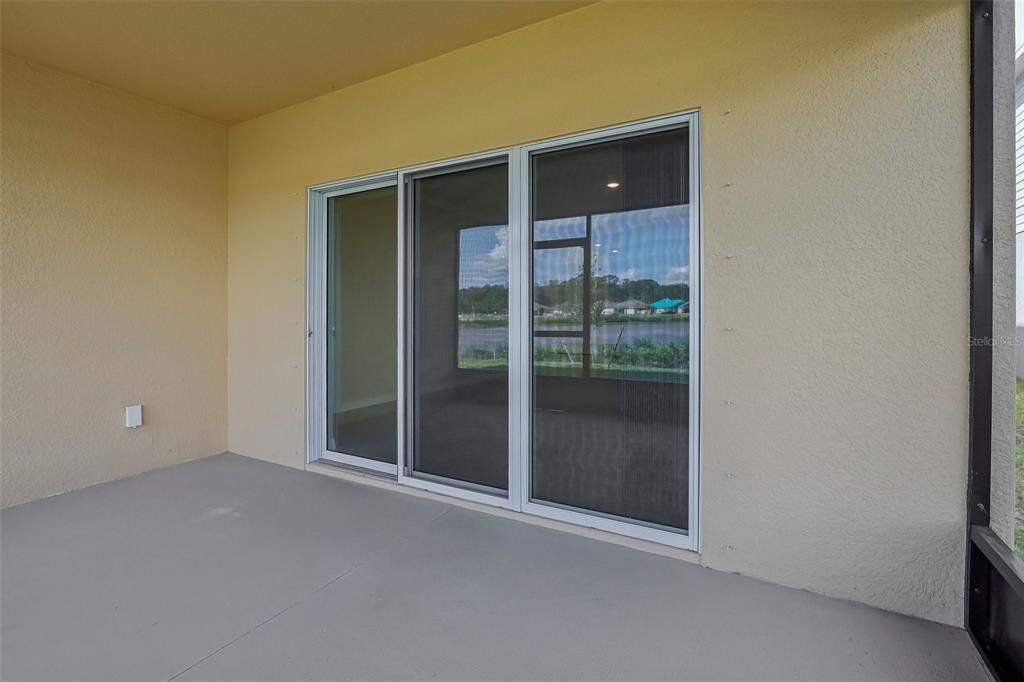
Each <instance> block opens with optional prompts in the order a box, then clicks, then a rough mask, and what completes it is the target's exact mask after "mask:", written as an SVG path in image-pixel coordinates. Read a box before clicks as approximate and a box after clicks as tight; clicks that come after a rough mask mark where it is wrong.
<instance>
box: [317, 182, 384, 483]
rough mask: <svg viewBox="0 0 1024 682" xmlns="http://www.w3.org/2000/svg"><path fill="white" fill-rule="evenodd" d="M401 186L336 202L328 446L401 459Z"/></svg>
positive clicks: (330, 230) (330, 248)
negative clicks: (398, 309) (398, 389)
mask: <svg viewBox="0 0 1024 682" xmlns="http://www.w3.org/2000/svg"><path fill="white" fill-rule="evenodd" d="M397 202H398V195H397V190H396V189H395V188H394V187H387V188H384V189H377V190H370V191H366V192H358V193H355V194H345V195H341V196H337V197H331V198H330V199H328V211H327V216H328V221H327V449H328V450H331V451H333V452H340V453H344V454H348V455H355V456H358V457H366V458H368V459H373V460H377V461H380V462H390V463H392V464H393V463H395V462H397V456H396V453H397V442H396V439H397V424H396V414H397V413H396V371H397V362H396V357H397V356H396V354H397V352H398V351H397V330H396V315H395V306H396V305H397V303H396V302H397V285H396V282H395V278H396V260H397V244H398V239H397V235H396V232H395V224H396V220H397V216H398V208H397V207H398V203H397Z"/></svg>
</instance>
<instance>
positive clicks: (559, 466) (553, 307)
mask: <svg viewBox="0 0 1024 682" xmlns="http://www.w3.org/2000/svg"><path fill="white" fill-rule="evenodd" d="M689 159H690V154H689V131H688V129H687V128H686V127H681V128H677V129H672V130H668V131H662V132H654V133H648V134H642V135H637V136H633V137H627V138H625V139H614V140H611V141H595V142H592V143H585V144H580V145H573V146H571V147H569V148H565V149H555V150H552V151H539V152H536V153H534V154H532V155H531V157H530V179H531V184H530V187H531V190H532V192H531V212H530V215H531V221H530V225H531V234H532V242H533V276H532V281H533V289H532V294H533V301H532V304H533V358H532V388H533V404H532V410H531V414H532V435H533V443H532V450H531V452H530V454H529V456H530V466H529V470H530V481H529V486H530V500H531V502H534V503H538V504H541V505H546V506H549V507H554V508H560V509H563V510H568V511H578V512H582V513H590V514H597V515H601V516H603V517H606V518H609V519H618V520H621V521H624V522H631V523H640V524H645V525H648V526H651V527H655V528H661V529H664V530H666V531H669V532H684V531H686V530H687V529H688V528H689V499H688V498H689V490H690V485H689V471H690V466H689V465H690V462H689V447H688V444H689V442H690V438H689V426H690V425H689V414H690V413H689V408H688V406H689V395H690V391H689V383H690V374H689V370H690V304H691V301H692V295H691V287H690V284H691V282H690V253H691V224H690V220H691V216H690V197H689V185H690V180H689Z"/></svg>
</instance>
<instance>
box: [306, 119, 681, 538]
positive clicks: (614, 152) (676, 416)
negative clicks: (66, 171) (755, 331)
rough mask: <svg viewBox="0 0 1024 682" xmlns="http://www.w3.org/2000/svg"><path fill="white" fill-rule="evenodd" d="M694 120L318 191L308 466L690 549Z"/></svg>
mask: <svg viewBox="0 0 1024 682" xmlns="http://www.w3.org/2000/svg"><path fill="white" fill-rule="evenodd" d="M697 123H698V117H697V115H696V114H695V113H690V114H679V115H675V116H669V117H664V118H660V119H655V120H651V121H645V122H641V123H637V124H630V125H624V126H618V127H615V128H609V129H606V130H602V131H595V132H591V133H583V134H579V135H573V136H569V137H565V138H560V139H556V140H548V141H543V142H538V143H534V144H529V145H523V146H520V147H514V148H511V149H507V150H503V151H500V152H492V153H488V154H482V155H478V156H474V157H465V158H462V159H455V160H451V161H444V162H439V163H437V164H427V165H424V166H420V167H416V168H410V169H402V170H398V171H394V172H393V173H391V174H387V175H384V176H376V177H374V178H369V179H360V180H355V181H351V182H348V183H338V184H337V185H333V186H328V187H325V188H323V189H320V188H314V189H312V190H311V194H310V197H311V199H310V208H311V212H310V216H311V233H310V254H311V256H310V258H311V260H310V264H311V283H313V284H315V285H316V286H311V291H310V305H311V307H310V311H311V312H310V317H311V320H313V322H312V326H311V328H310V331H309V338H310V344H311V346H310V350H311V357H312V358H314V359H315V360H316V363H315V364H313V365H312V366H313V367H314V368H319V369H315V371H314V374H313V375H312V376H311V382H310V404H311V405H312V406H313V408H314V409H312V410H311V414H313V415H314V416H313V417H312V422H311V424H312V426H311V434H312V435H311V436H310V443H311V445H310V452H311V453H312V454H311V459H324V460H328V461H333V462H338V463H342V464H348V465H354V466H357V467H360V468H364V469H372V470H375V471H377V472H379V473H384V474H389V475H392V476H394V477H395V478H396V479H397V481H398V483H400V484H403V485H410V486H416V487H419V488H422V489H426V490H431V491H434V492H440V493H444V494H447V495H453V496H457V497H461V498H463V499H469V500H474V501H477V502H481V503H484V504H492V505H499V506H503V507H505V508H508V509H512V510H515V511H522V512H527V513H530V514H535V515H539V516H544V517H548V518H551V519H556V520H559V521H565V522H569V523H575V524H580V525H585V526H589V527H593V528H598V529H602V530H606V531H610V532H615V533H621V534H625V535H630V536H633V537H638V538H643V539H647V540H653V541H656V542H661V543H665V544H670V545H674V546H677V547H686V548H691V549H693V548H696V547H697V546H698V539H697V537H696V531H697V528H698V526H697V512H698V508H699V505H698V502H699V500H698V499H697V493H698V491H699V485H698V484H697V473H698V471H699V461H698V456H699V448H698V445H699V442H700V433H699V427H700V420H699V419H698V415H699V409H698V402H699V396H700V391H699V370H700V363H699V357H700V348H699V342H700V333H699V332H700V319H699V316H700V312H701V306H700V292H699V288H700V281H701V280H700V273H699V268H700V264H701V258H700V240H699V236H700V204H699V192H698V191H697V190H698V187H699V182H698V177H697V175H698V171H699V162H698V154H697V152H698V141H699V136H698V135H697ZM318 221H319V222H318Z"/></svg>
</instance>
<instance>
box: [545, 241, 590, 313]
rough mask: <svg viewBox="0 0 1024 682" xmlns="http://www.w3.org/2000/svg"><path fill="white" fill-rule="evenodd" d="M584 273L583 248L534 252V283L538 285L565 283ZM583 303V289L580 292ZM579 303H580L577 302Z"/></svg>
mask: <svg viewBox="0 0 1024 682" xmlns="http://www.w3.org/2000/svg"><path fill="white" fill-rule="evenodd" d="M582 272H583V248H582V247H579V246H567V247H565V248H559V249H537V250H536V251H534V252H533V281H534V282H535V283H536V284H547V283H548V282H565V281H567V280H570V279H572V278H573V277H577V276H579V275H580V273H582ZM579 296H580V297H581V298H580V300H581V301H582V296H583V292H582V289H581V290H580V292H579ZM577 302H578V301H577Z"/></svg>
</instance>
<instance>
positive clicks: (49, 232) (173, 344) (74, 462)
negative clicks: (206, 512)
mask: <svg viewBox="0 0 1024 682" xmlns="http://www.w3.org/2000/svg"><path fill="white" fill-rule="evenodd" d="M2 70H3V72H2V75H3V89H2V95H3V104H2V115H3V118H2V121H3V128H2V137H0V157H2V160H0V172H2V176H3V178H2V186H0V189H2V207H0V212H2V222H0V235H2V240H0V244H2V260H0V292H2V299H0V304H2V320H0V394H2V399H3V405H2V409H0V478H2V487H0V496H2V502H3V504H4V505H5V506H9V505H13V504H18V503H20V502H24V501H27V500H31V499H35V498H38V497H44V496H47V495H52V494H55V493H60V492H64V491H66V490H70V489H73V488H80V487H83V486H86V485H90V484H94V483H99V482H102V481H107V480H111V479H114V478H120V477H123V476H128V475H130V474H133V473H138V472H140V471H144V470H146V469H152V468H154V467H158V466H163V465H167V464H173V463H175V462H180V461H183V460H187V459H193V458H196V457H201V456H205V455H210V454H214V453H218V452H222V451H223V450H225V449H226V428H227V426H226V425H227V416H226V411H227V387H226V382H227V369H226V364H227V330H226V328H227V187H226V185H227V129H226V128H225V127H224V126H222V125H220V124H217V123H211V122H209V121H205V120H202V119H199V118H196V117H194V116H191V115H187V114H182V113H180V112H177V111H173V110H171V109H168V108H165V107H162V106H158V105H154V104H150V103H148V102H144V101H141V100H139V99H136V98H133V97H129V96H127V95H123V94H120V93H117V92H114V91H111V90H109V89H106V88H103V87H100V86H97V85H94V84H92V83H88V82H85V81H81V80H77V79H74V78H71V77H68V76H65V75H62V74H59V73H56V72H53V71H49V70H46V69H42V68H39V67H36V66H33V65H30V64H27V63H25V62H23V61H20V60H17V59H13V58H10V57H7V56H5V57H3V66H2ZM133 403H143V404H144V406H145V407H144V418H145V425H144V426H143V427H142V428H140V429H137V430H134V431H131V430H128V429H125V427H124V406H125V405H128V404H133Z"/></svg>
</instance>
